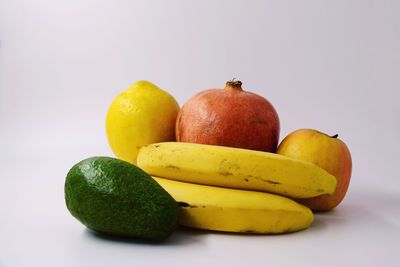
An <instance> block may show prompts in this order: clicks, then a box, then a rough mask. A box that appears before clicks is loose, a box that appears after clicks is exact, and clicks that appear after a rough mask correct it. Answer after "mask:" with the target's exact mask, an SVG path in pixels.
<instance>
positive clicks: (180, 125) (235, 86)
mask: <svg viewBox="0 0 400 267" xmlns="http://www.w3.org/2000/svg"><path fill="white" fill-rule="evenodd" d="M279 131H280V125H279V118H278V114H277V112H276V111H275V109H274V107H273V106H272V105H271V103H270V102H268V100H266V99H265V98H263V97H261V96H259V95H257V94H254V93H251V92H246V91H244V90H243V89H242V82H241V81H237V80H232V81H228V82H227V83H226V86H225V88H224V89H210V90H206V91H202V92H200V93H198V94H196V95H195V96H193V97H192V98H191V99H189V100H188V101H187V102H186V103H185V104H184V106H183V107H182V109H181V110H180V111H179V113H178V117H177V121H176V139H177V141H178V142H189V143H200V144H210V145H220V146H228V147H237V148H245V149H252V150H260V151H268V152H275V151H276V147H277V145H278V140H279Z"/></svg>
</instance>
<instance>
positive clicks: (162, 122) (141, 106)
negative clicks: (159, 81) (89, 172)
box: [106, 81, 179, 164]
mask: <svg viewBox="0 0 400 267" xmlns="http://www.w3.org/2000/svg"><path fill="white" fill-rule="evenodd" d="M178 111H179V105H178V103H177V102H176V100H175V99H174V97H173V96H171V95H170V94H169V93H167V92H166V91H164V90H162V89H160V88H159V87H157V86H156V85H154V84H152V83H150V82H148V81H139V82H136V83H134V84H132V85H131V86H130V87H129V88H128V89H126V90H125V91H123V92H122V93H120V94H119V95H118V96H117V97H116V98H115V99H114V100H113V102H112V103H111V106H110V108H109V110H108V113H107V118H106V133H107V138H108V143H109V144H110V147H111V149H112V151H113V152H114V154H115V155H116V156H117V157H118V158H119V159H122V160H125V161H128V162H130V163H133V164H136V157H137V154H138V152H139V149H140V148H141V147H142V146H145V145H148V144H151V143H157V142H164V141H174V140H175V121H176V117H177V114H178Z"/></svg>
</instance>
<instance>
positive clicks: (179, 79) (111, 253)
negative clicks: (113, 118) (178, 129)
mask: <svg viewBox="0 0 400 267" xmlns="http://www.w3.org/2000/svg"><path fill="white" fill-rule="evenodd" d="M117 2H118V3H117ZM133 2H134V3H133ZM398 10H400V4H399V2H398V1H317V0H315V1H211V0H210V1H178V0H174V1H89V0H86V1H50V0H48V1H45V0H38V1H28V0H25V1H23V0H13V1H11V0H9V1H5V0H0V41H1V46H0V149H1V153H0V188H1V193H0V214H1V215H0V216H1V217H0V266H1V267H14V266H159V265H161V264H163V265H167V266H187V265H190V266H205V264H206V265H207V266H216V265H219V266H225V265H231V266H266V265H271V266H293V265H297V266H318V265H323V266H378V265H379V266H381V265H384V266H398V265H399V263H398V260H397V259H398V257H396V256H397V254H398V248H399V247H400V241H399V240H400V222H399V221H400V208H399V207H400V189H399V188H400V182H399V174H398V171H397V167H398V165H399V163H400V162H399V159H398V151H400V145H399V142H398V133H399V131H400V120H399V115H398V114H400V108H399V106H398V104H397V102H398V99H399V93H398V89H399V88H400V75H399V69H400V52H399V47H400V29H399V28H400V26H399V25H400V21H399V16H398ZM232 77H237V78H240V79H241V80H242V81H243V83H244V86H245V88H246V89H247V90H250V91H253V92H256V93H258V94H261V95H263V96H265V97H267V98H268V99H269V100H270V101H271V102H272V103H273V104H274V106H275V107H276V109H277V111H278V113H279V115H280V119H281V126H282V131H281V136H282V137H283V136H285V135H286V134H287V133H289V132H291V131H292V130H295V129H297V128H304V127H307V128H315V129H319V130H321V131H324V132H327V133H331V134H334V133H339V135H340V137H341V138H342V139H343V140H344V141H345V142H346V143H347V144H348V146H349V147H350V150H351V152H352V155H353V164H354V171H353V177H352V182H351V185H350V190H349V192H348V195H347V197H346V199H345V201H344V202H343V204H342V205H341V206H340V207H339V208H338V209H337V210H335V211H334V212H331V213H326V214H321V215H317V216H316V220H315V222H314V224H313V225H312V227H311V228H310V229H308V230H306V231H302V232H299V233H295V234H290V235H278V236H242V235H228V234H216V233H212V232H201V231H188V230H179V231H177V232H176V233H175V234H174V235H173V236H172V237H171V239H170V240H169V241H167V242H166V243H163V244H159V245H154V244H144V243H135V242H127V241H122V240H106V239H102V238H99V237H97V236H95V235H93V234H92V233H90V232H88V231H87V230H85V228H84V227H83V226H82V225H81V224H80V223H79V222H78V221H77V220H75V219H74V218H73V217H72V216H71V215H70V214H69V213H68V211H67V209H66V207H65V204H64V199H63V198H64V195H63V185H64V179H65V175H66V173H67V171H68V170H69V168H70V167H71V166H72V165H73V164H75V163H76V162H78V161H79V160H81V159H83V158H85V157H88V156H93V155H112V154H111V152H110V150H109V148H108V145H107V142H106V138H105V133H104V118H105V114H106V111H107V108H108V105H109V104H110V102H111V100H112V98H113V97H114V96H115V95H116V94H117V93H118V92H120V91H122V90H124V89H125V88H126V87H128V86H129V85H130V84H131V83H132V82H134V81H137V80H141V79H148V80H150V81H152V82H154V83H156V84H158V85H159V86H160V87H162V88H164V89H166V90H168V91H169V92H170V93H171V94H173V95H174V96H175V97H176V98H177V99H178V101H179V102H180V104H183V103H184V101H186V100H187V99H188V98H189V97H190V96H192V95H193V94H195V93H196V92H198V91H200V90H203V89H206V88H211V87H221V86H223V84H224V82H225V81H226V80H228V79H230V78H232Z"/></svg>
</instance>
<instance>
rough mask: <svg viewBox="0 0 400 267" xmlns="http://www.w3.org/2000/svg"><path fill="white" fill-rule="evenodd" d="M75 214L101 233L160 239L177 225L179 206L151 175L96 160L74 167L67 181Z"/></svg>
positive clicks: (69, 202)
mask: <svg viewBox="0 0 400 267" xmlns="http://www.w3.org/2000/svg"><path fill="white" fill-rule="evenodd" d="M64 192H65V201H66V204H67V208H68V210H69V211H70V212H71V214H72V215H73V216H74V217H75V218H77V219H78V220H79V221H81V222H82V223H83V224H84V225H85V226H86V227H88V228H89V229H92V230H94V231H97V232H101V233H105V234H111V235H117V236H127V237H136V238H141V239H150V240H162V239H165V238H167V237H168V236H169V235H170V234H171V233H172V232H173V231H174V230H175V228H176V226H177V224H178V215H179V214H178V213H179V207H178V205H177V203H176V202H175V200H174V199H173V198H172V197H171V196H170V195H169V194H168V193H167V191H165V190H164V189H163V188H162V187H161V186H160V185H159V184H158V183H157V182H156V181H155V180H154V179H153V178H151V176H149V175H148V174H147V173H145V172H144V171H143V170H142V169H140V168H138V167H136V166H135V165H132V164H130V163H128V162H125V161H122V160H119V159H115V158H109V157H92V158H88V159H85V160H83V161H81V162H79V163H77V164H76V165H74V166H73V167H72V168H71V170H70V171H69V172H68V174H67V178H66V181H65V187H64Z"/></svg>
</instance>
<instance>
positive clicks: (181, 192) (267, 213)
mask: <svg viewBox="0 0 400 267" xmlns="http://www.w3.org/2000/svg"><path fill="white" fill-rule="evenodd" d="M153 178H154V179H155V180H156V181H157V182H158V183H159V184H160V185H161V186H162V187H163V188H164V189H165V190H166V191H167V192H168V193H169V194H171V196H172V197H173V198H174V199H175V201H177V202H178V203H179V204H180V206H181V207H182V209H181V213H180V217H179V223H180V224H181V225H184V226H188V227H193V228H199V229H207V230H215V231H224V232H240V233H253V234H279V233H289V232H294V231H299V230H302V229H306V228H308V227H309V226H310V224H311V223H312V221H313V218H314V216H313V214H312V212H311V210H310V209H309V208H307V207H306V206H303V205H301V204H298V203H296V202H295V201H293V200H291V199H288V198H285V197H282V196H278V195H273V194H269V193H264V192H256V191H246V190H238V189H229V188H222V187H213V186H207V185H198V184H191V183H185V182H178V181H173V180H168V179H162V178H159V177H154V176H153Z"/></svg>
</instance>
